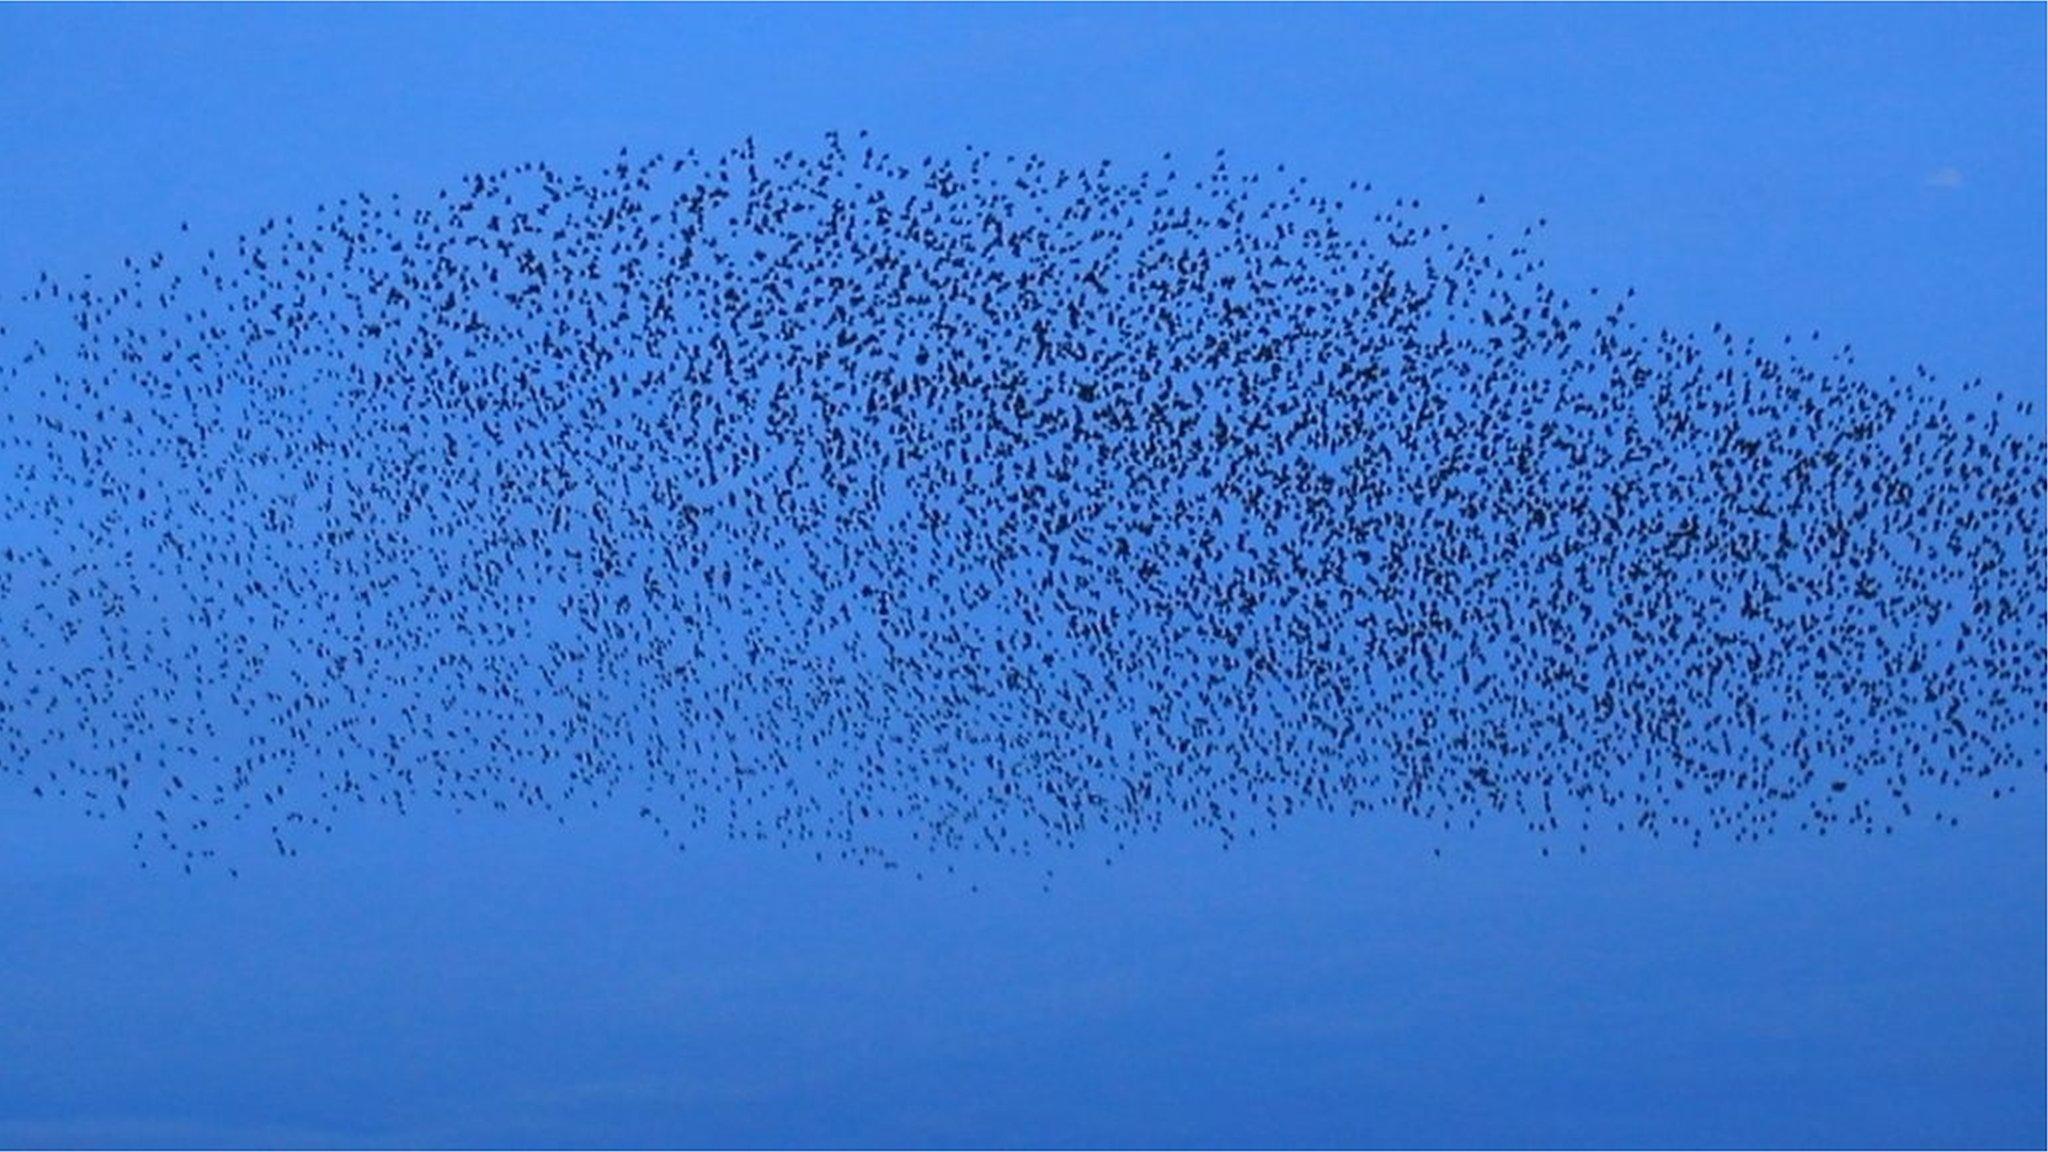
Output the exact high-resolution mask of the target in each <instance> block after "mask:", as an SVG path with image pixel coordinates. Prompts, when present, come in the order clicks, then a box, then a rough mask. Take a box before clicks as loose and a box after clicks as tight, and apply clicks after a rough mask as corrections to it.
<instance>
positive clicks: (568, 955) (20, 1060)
mask: <svg viewBox="0 0 2048 1152" xmlns="http://www.w3.org/2000/svg"><path fill="white" fill-rule="evenodd" d="M2044 11H2048V10H2044V9H2043V8H2042V7H2041V6H2038V5H2034V6H2024V5H2014V6H2000V7H1974V6H1944V7H1939V8H1936V7H1918V6H1912V7H1908V6H1901V7H1884V8H1876V7H1861V6H1832V5H1831V6H1820V7H1800V8H1777V7H1748V6H1741V7H1728V8H1714V9H1695V8H1679V7H1658V8H1654V9H1650V8H1614V7H1604V6H1602V7H1569V8H1543V9H1533V8H1495V7H1454V8H1406V7H1365V8H1261V9H1236V8H1227V9H1226V8H1201V9H1174V8H1153V7H1133V8H1117V9H1091V8H1056V9H1022V8H973V9H928V8H918V9H891V8H835V9H829V10H827V9H807V8H775V9H749V10H740V9H721V8H692V9H650V8H631V9H622V8H611V9H598V10H580V9H579V10H570V9H566V8H553V7H528V8H518V9H476V8H461V7H451V8H428V9H387V8H377V9H346V10H341V9H328V8H293V9H288V10H287V9H276V10H249V9H239V8H237V9H176V10H158V9H147V10H145V9H101V8H85V9H71V8H66V9H56V8H21V7H10V8H5V9H0V289H5V290H8V291H12V290H14V289H17V288H20V287H25V286H26V285H27V284H28V283H29V282H30V281H32V280H33V278H34V276H35V274H36V272H37V271H39V270H42V269H49V270H52V271H59V272H73V273H75V272H84V271H89V270H91V269H93V268H96V267H107V266H109V265H118V263H119V260H120V258H121V257H122V256H124V255H131V254H138V253H142V252H146V251H148V250H150V249H151V247H152V246H153V245H156V244H158V243H159V242H160V241H161V240H162V239H163V238H165V237H167V236H168V235H170V234H171V233H173V232H175V231H176V230H177V228H178V225H179V223H180V222H181V221H190V222H191V225H192V227H193V230H194V231H195V232H196V233H200V234H203V235H218V236H230V235H232V234H233V233H234V232H236V231H239V230H241V229H243V228H246V227H249V226H251V225H253V224H255V223H258V222H260V221H261V220H262V219H263V218H265V217H267V216H269V215H272V214H274V213H283V212H287V211H292V210H294V209H304V208H306V207H309V206H311V205H313V204H315V203H318V202H321V201H324V200H331V199H333V198H334V197H336V196H338V195H341V194H345V193H352V192H355V191H358V190H368V191H374V192H380V193H381V192H384V191H398V192H402V193H403V192H415V193H416V192H427V191H431V190H433V189H435V188H437V187H439V186H440V185H442V184H443V183H446V182H449V181H452V180H454V179H456V178H458V177H460V176H461V175H462V174H464V173H466V172H469V171H473V170H484V169H495V168H499V167H502V166H505V165H507V164H511V163H514V162H517V161H521V160H526V159H542V160H546V161H548V162H550V163H551V164H555V165H557V166H562V167H574V166H579V165H592V164H595V163H597V162H600V161H602V160H604V159H606V158H608V157H610V156H612V155H613V154H615V153H616V152H617V150H618V149H619V147H620V146H622V145H627V146H631V147H632V148H633V149H635V150H636V151H639V152H652V151H668V152H680V151H682V150H683V149H685V148H689V147H697V148H699V149H706V150H712V151H716V150H719V149H722V148H724V147H726V146H728V145H730V144H732V143H734V142H736V141H737V140H738V139H739V138H740V137H742V136H745V135H748V134H752V135H754V136H756V137H757V138H758V139H759V140H761V141H762V142H763V143H764V144H765V145H768V146H772V147H778V148H779V147H783V146H803V145H808V144H811V143H813V142H815V141H817V140H818V139H819V137H820V136H821V134H822V133H823V132H824V131H825V130H827V129H830V128H841V129H854V128H862V127H865V128H868V129H870V130H872V131H873V132H874V133H875V134H876V136H877V137H878V138H879V140H880V141H881V142H882V143H884V144H885V145H887V146H888V147H889V148H891V149H892V150H894V151H897V152H900V153H908V154H912V155H916V154H919V153H921V152H924V151H928V150H934V149H950V148H956V147H959V146H963V145H985V146H988V147H991V148H994V149H996V150H998V151H1011V150H1020V151H1021V150H1025V149H1030V150H1036V151H1039V152H1041V153H1043V154H1045V155H1046V156H1048V157H1049V158H1051V159H1053V160H1055V161H1070V162H1076V163H1078V162H1088V161H1093V160H1097V159H1101V158H1115V159H1117V160H1119V161H1125V160H1128V161H1130V162H1132V163H1144V162H1147V161H1149V160H1152V159H1155V158H1156V157H1157V155H1158V154H1159V153H1160V152H1163V151H1166V150H1169V149H1171V150H1174V151H1177V152H1181V153H1183V154H1196V155H1203V154H1206V153H1208V152H1209V151H1213V149H1215V148H1217V147H1223V148H1227V149H1228V150H1229V151H1230V153H1231V155H1232V156H1233V158H1234V160H1235V161H1236V163H1238V164H1240V165H1243V166H1245V167H1265V166H1270V165H1275V164H1280V163H1285V164H1286V165H1287V166H1288V169H1289V171H1290V172H1299V173H1302V174H1305V175H1308V176H1310V177H1312V178H1314V179H1319V180H1327V181H1329V182H1331V183H1332V184H1336V185H1338V186H1341V183H1342V182H1343V181H1345V180H1349V179H1353V178H1365V179H1371V180H1373V181H1375V182H1376V183H1378V184H1379V185H1380V187H1381V188H1382V189H1385V190H1389V191H1392V192H1394V193H1395V194H1397V195H1398V194H1408V195H1415V196H1419V197H1420V198H1421V199H1422V200H1423V201H1424V204H1425V206H1426V208H1425V213H1424V214H1425V215H1428V214H1432V213H1433V212H1437V211H1440V212H1441V213H1442V214H1443V215H1445V216H1449V217H1452V218H1455V219H1460V220H1463V219H1467V218H1468V217H1469V218H1476V217H1473V216H1472V214H1474V213H1476V212H1478V211H1480V210H1479V209H1477V208H1475V207H1474V206H1473V200H1474V198H1475V196H1476V194H1477V193H1480V192H1484V193H1485V194H1486V195H1487V197H1488V201H1489V205H1488V207H1487V208H1486V209H1484V211H1485V212H1486V213H1488V214H1489V215H1488V216H1487V219H1488V220H1489V221H1493V222H1497V223H1502V224H1505V223H1509V222H1513V223H1524V222H1529V221H1533V220H1535V219H1536V218H1538V217H1547V218H1548V219H1549V221H1550V226H1549V229H1548V232H1547V234H1546V239H1545V240H1544V241H1543V242H1542V246H1541V252H1542V253H1543V254H1544V255H1547V256H1548V257H1549V259H1550V271H1551V272H1552V274H1553V275H1554V277H1555V279H1556V280H1557V281H1558V282H1559V283H1560V284H1562V285H1564V286H1567V287H1570V286H1578V285H1595V284H1598V285H1606V286H1610V287H1620V286H1624V285H1634V286H1636V287H1637V288H1638V290H1639V292H1640V295H1639V296H1638V298H1637V303H1636V308H1635V313H1636V315H1637V317H1638V319H1639V321H1641V322H1643V323H1645V324H1651V325H1653V324H1669V325H1672V326H1674V327H1682V328H1688V329H1701V330H1704V329H1705V328H1706V327H1707V326H1708V325H1709V324H1710V323H1712V322H1713V321H1715V320H1720V321H1724V322H1727V323H1729V324H1730V325H1732V326H1733V327H1735V328H1736V329H1738V330H1740V331H1746V332H1751V333H1756V334H1759V335H1768V336H1771V337H1773V338H1775V337H1776V336H1778V335H1779V334H1782V333H1785V332H1792V331H1797V332H1799V333H1801V334H1802V335H1804V334H1805V333H1806V332H1808V331H1810V330H1811V329H1813V328H1816V327H1818V328H1820V329H1822V330H1823V332H1824V333H1825V334H1826V335H1827V337H1828V338H1829V339H1830V340H1831V341H1834V340H1837V339H1838V340H1841V341H1849V342H1853V343H1854V344H1855V345H1856V346H1857V349H1858V352H1859V356H1860V362H1861V365H1862V366H1863V367H1864V368H1865V369H1866V370H1868V371H1869V372H1871V373H1873V374H1884V373H1888V372H1900V373H1908V372H1910V370H1911V368H1912V365H1913V364H1915V363H1920V362H1924V363H1927V364H1928V365H1930V366H1931V367H1933V368H1935V369H1936V370H1937V371H1939V372H1940V373H1941V374H1942V377H1943V379H1944V380H1947V381H1951V382H1959V381H1960V380H1962V379H1963V378H1966V377H1969V376H1973V375H1982V376H1983V377H1985V378H1986V380H1987V382H1988V383H1989V384H1990V385H1991V386H1992V387H1993V388H1995V389H1997V390H1999V391H2001V392H2003V393H2006V394H2018V393H2036V394H2037V393H2039V392H2040V391H2041V389H2042V384H2043V361H2044V340H2043V324H2042V317H2043V316H2044V314H2048V298H2044V281H2043V251H2044V243H2048V237H2044V225H2043V213H2042V207H2041V206H2042V204H2043V202H2044V199H2048V171H2044V155H2043V139H2044V133H2048V122H2044V113H2043V95H2044V91H2043V89H2044V53H2043V42H2044V32H2048V28H2044ZM0 322H4V321H0ZM0 690H5V689H4V686H0ZM2000 784H2001V785H2002V786H2005V787H2007V788H2008V789H2010V787H2011V785H2012V781H2010V780H2007V781H2001V782H2000ZM2018 784H2019V787H2018V789H2017V793H2014V792H2013V791H2010V790H2009V791H2008V792H2007V794H2006V796H2005V797H2004V798H2003V799H2001V800H1992V799H1991V798H1990V797H1989V795H1988V793H1989V787H1990V786H1989V785H1987V786H1986V787H1985V788H1984V789H1982V793H1981V794H1979V793H1968V794H1961V795H1958V796H1956V797H1954V798H1953V799H1952V802H1951V803H1949V804H1948V805H1947V806H1948V807H1949V808H1950V809H1951V810H1954V811H1957V812H1958V813H1959V814H1961V815H1962V816H1963V824H1962V827H1960V828H1954V829H1951V828H1934V827H1927V826H1920V827H1912V828H1908V829H1906V830H1904V831H1902V832H1901V833H1900V834H1898V835H1895V836H1892V837H1890V838H1886V839H1866V838H1864V837H1861V836H1850V837H1833V838H1829V839H1825V840H1818V839H1804V838H1798V837H1796V834H1793V833H1790V832H1787V833H1784V834H1781V835H1780V836H1779V837H1778V838H1777V840H1776V841H1774V842H1772V843H1768V844H1765V845H1762V846H1717V847H1709V848H1707V849H1704V850H1698V851H1695V850H1692V849H1690V848H1686V847H1683V846H1681V845H1679V844H1677V843H1671V842H1657V841H1649V840H1640V839H1617V838H1609V839H1606V840H1602V841H1601V842H1599V843H1598V844H1596V846H1595V850H1594V851H1593V852H1592V853H1591V854H1590V855H1588V856H1586V857H1578V858H1571V859H1542V858H1540V857H1539V856H1538V855H1537V844H1536V843H1535V842H1534V841H1532V840H1531V839H1530V838H1528V837H1526V836H1523V835H1521V834H1519V833H1517V832H1515V831H1513V830H1512V829H1496V830H1484V829H1483V830H1482V831H1480V832H1477V833H1469V834H1460V835H1458V836H1455V837H1452V838H1450V839H1448V840H1446V839H1444V838H1443V837H1442V836H1441V835H1432V834H1430V832H1429V831H1428V830H1427V829H1425V828H1422V827H1419V826H1416V825H1411V824H1409V823H1407V822H1405V821H1404V820H1402V819H1401V818H1398V817H1390V818H1385V819H1379V820H1337V819H1320V820H1319V819H1304V820H1301V821H1298V822H1296V823H1294V824H1291V825H1289V826H1287V827H1285V828H1284V829H1283V830H1282V831H1281V833H1280V834H1278V835H1275V836H1262V837H1260V838H1259V839H1257V840H1255V841H1253V842H1251V843H1250V844H1249V845H1243V846H1240V847H1239V848H1238V849H1237V850H1234V851H1231V852H1229V853H1224V852H1221V851H1218V850H1217V847H1216V844H1215V842H1214V840H1213V839H1211V838H1208V837H1204V836H1199V835H1194V834H1187V835H1179V834H1166V835H1161V836H1157V837H1154V838H1151V839H1148V840H1141V841H1140V842H1139V843H1138V844H1137V845H1136V846H1135V847H1134V848H1133V849H1131V850H1130V851H1128V852H1126V853H1124V854H1123V855H1121V856H1119V857H1118V858H1117V859H1116V861H1115V862H1114V863H1113V864H1111V865H1109V866H1103V865H1102V864H1101V862H1100V861H1099V860H1094V859H1091V858H1087V857H1082V856H1078V855H1075V856H1057V857H1053V858H1049V859H1047V860H1045V861H1042V862H1039V863H1034V864H1031V865H1028V866H1027V865H1015V864H1003V863H999V862H994V861H987V860H982V861H978V862H975V863H974V864H972V865H971V866H964V867H963V875H962V877H960V878H957V879H945V880H936V881H924V882H919V881H916V880H913V879H911V878H909V877H908V876H907V875H905V874H902V873H882V872H877V871H874V870H863V869H858V868H852V867H849V866H846V865H839V864H815V863H812V862H811V861H810V860H809V859H808V857H798V856H796V855H793V854H785V853H781V852H778V851H776V850H774V849H771V848H765V847H739V846H718V845H706V846H703V848H702V849H701V850H693V851H692V852H691V853H690V854H688V855H686V856H682V857H677V856H676V855H675V854H674V853H673V852H671V851H667V850H665V849H664V847H663V845H662V843H661V841H660V840H659V839H658V838H657V837H655V836H653V835H651V834H649V833H648V832H646V830H645V829H644V827H642V826H640V825H638V824H637V822H636V821H634V820H633V819H631V817H630V814H627V813H618V814H614V815H610V816H606V815H592V816H588V817H585V818H581V819H577V820H572V821H571V822H570V824H569V825H568V826H567V827H565V828H558V827H555V826H554V825H553V824H552V823H542V822H541V821H539V820H522V819H521V818H518V817H514V816H505V817H498V818H488V817H470V818H462V819H442V820H438V821H431V822H426V823H422V822H420V821H417V820H414V821H396V820H380V819H378V818H376V817H375V816H373V815H369V814H365V815H363V816H362V817H361V818H358V819H352V820H350V821H348V822H346V823H344V824H343V825H341V827H340V830H339V831H338V832H337V833H336V834H335V835H334V836H332V837H329V838H326V839H323V840H318V841H314V842H311V843H309V844H308V845H307V846H306V848H305V852H304V855H302V856H301V857H300V858H298V859H297V860H293V861H280V860H274V859H273V860H267V861H263V860H251V861H245V862H242V864H243V866H242V876H241V878H240V879H239V880H230V879H228V878H227V877H226V876H224V875H211V874H202V875H199V876H195V877H189V878H188V877H184V876H181V875H176V874H170V873H164V872H161V871H159V870H151V871H149V872H142V871H138V870H137V869H136V867H135V862H134V858H133V856H132V854H131V853H130V851H129V849H128V847H127V843H126V840H125V835H126V833H125V831H123V830H121V829H119V828H115V827H111V826H102V825H98V824H94V823H91V822H88V821H85V820H82V819H79V818H77V817H76V816H75V814H73V813H72V812H71V811H70V810H68V809H65V808H63V807H61V806H59V805H57V804H55V803H52V802H48V801H37V800H35V799H33V798H31V797H29V796H28V795H26V794H25V792H24V791H22V790H21V789H20V788H17V787H14V786H9V787H7V788H0V1144H10V1145H13V1144H36V1145H61V1144H80V1143H83V1144H107V1143H112V1144H121V1145H157V1144H204V1145H236V1144H263V1145H276V1144H302V1143H322V1144H335V1143H338V1144H347V1145H381V1144H403V1145H437V1144H491V1145H517V1144H548V1145H560V1144H570V1145H585V1144H669V1145H674V1144H686V1145H687V1144H718V1145H755V1144H806V1145H819V1144H824V1145H873V1144H949V1145H960V1144H969V1145H980V1144H1002V1145H1019V1144H1021V1145H1069V1144H1113V1145H1151V1144H1172V1145H1183V1146H1201V1145H1213V1144H1247V1143H1249V1144H1259V1145H1327V1144H1337V1145H1383V1144H1393V1145H1403V1146H1437V1145H1452V1146H1475V1145H1482V1146H1483V1145H1543V1146H1561V1145H1562V1146H1569V1145H1588V1144H1591V1145H1638V1144H1650V1145H1665V1146H1698V1145H1709V1146H1757V1145H1796V1146H1811V1147H1820V1146H1838V1145H1847V1146H1866V1147H1877V1146H1901V1145H1903V1146H1956V1145H1964V1146H1981V1145H2021V1146H2032V1147H2041V1146H2042V1145H2043V1143H2044V1140H2048V1128H2044V1109H2048V1102H2044V1088H2043V1085H2044V1082H2048V1040H2044V1016H2048V994H2044V977H2043V972H2044V966H2048V945H2044V932H2048V923H2044V918H2048V914H2044V910H2043V909H2044V904H2043V897H2044V889H2043V876H2044V868H2048V847H2044V842H2048V836H2044V822H2043V802H2044V788H2043V777H2042V775H2040V774H2028V775H2026V776H2025V777H2023V778H2021V779H2020V780H2019V781H2018ZM1788 837H1789V838H1788ZM1439 846H1442V847H1443V848H1444V853H1443V855H1442V856H1441V857H1438V856H1437V855H1435V854H1434V851H1433V849H1435V848H1437V847H1439ZM1048 865H1049V866H1051V867H1052V869H1053V871H1054V875H1053V876H1052V877H1051V879H1050V881H1049V882H1048V880H1047V877H1046V876H1045V875H1044V867H1045V866H1048ZM970 879H971V881H972V882H973V883H974V884H978V885H979V891H973V890H970V887H969V880H970Z"/></svg>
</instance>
